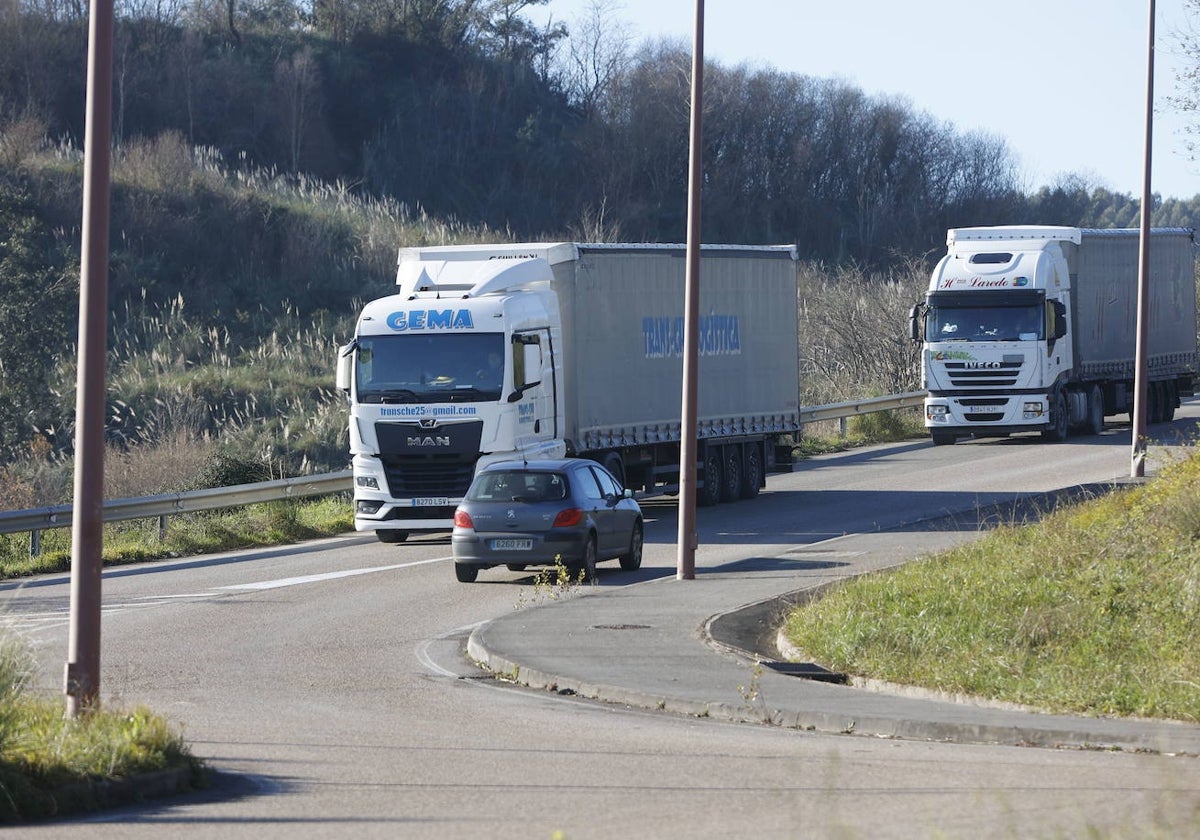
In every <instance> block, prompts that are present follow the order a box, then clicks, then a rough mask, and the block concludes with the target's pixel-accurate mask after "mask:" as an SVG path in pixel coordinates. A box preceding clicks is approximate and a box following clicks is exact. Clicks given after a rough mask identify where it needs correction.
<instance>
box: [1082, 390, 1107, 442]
mask: <svg viewBox="0 0 1200 840" xmlns="http://www.w3.org/2000/svg"><path fill="white" fill-rule="evenodd" d="M1083 430H1084V432H1085V433H1086V434H1089V435H1098V434H1100V433H1101V432H1102V431H1104V392H1103V391H1101V390H1100V386H1099V385H1093V386H1092V387H1091V388H1089V389H1088V392H1087V420H1086V421H1085V422H1084V424H1083Z"/></svg>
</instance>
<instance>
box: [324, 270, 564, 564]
mask: <svg viewBox="0 0 1200 840" xmlns="http://www.w3.org/2000/svg"><path fill="white" fill-rule="evenodd" d="M551 276H552V270H551V267H550V265H549V263H548V262H547V261H546V260H545V259H543V258H542V257H539V256H535V255H529V254H524V255H522V254H514V255H512V256H511V258H505V259H488V260H482V261H481V260H479V259H474V260H468V259H463V260H450V259H433V260H430V259H425V258H424V255H423V254H422V253H421V249H405V250H403V251H401V256H400V262H399V270H398V274H397V284H398V286H399V291H398V293H397V294H394V295H390V296H388V297H384V298H380V299H379V300H375V301H372V302H371V303H369V304H367V305H366V306H365V307H364V309H363V310H362V313H361V314H360V316H359V319H358V324H357V327H356V330H355V336H354V340H353V341H352V342H350V343H349V344H347V345H346V346H344V347H342V348H341V350H340V352H339V358H338V375H337V385H338V388H339V389H340V390H342V391H343V392H344V393H345V394H346V396H347V399H348V401H349V410H350V422H349V438H350V452H351V456H352V461H351V467H352V471H353V474H354V525H355V529H356V530H360V531H365V530H374V531H375V532H376V534H377V536H378V537H379V539H380V540H381V541H383V542H400V541H403V540H404V539H405V538H407V536H408V534H409V533H412V532H422V531H448V530H450V529H451V527H452V525H453V516H454V509H455V507H456V506H457V505H458V503H459V501H461V499H462V497H463V495H464V494H465V493H466V490H467V487H468V486H469V485H470V483H471V480H472V479H473V478H474V476H475V473H476V471H477V470H478V469H479V468H481V467H482V466H485V465H486V464H488V463H491V462H493V461H497V460H504V459H510V458H512V457H514V456H517V457H520V456H524V457H527V458H557V457H562V456H563V455H564V454H565V447H564V445H563V443H562V441H561V440H560V438H559V435H558V429H557V428H556V420H557V418H558V416H559V415H560V414H561V410H562V409H561V395H560V394H559V393H558V389H557V388H556V383H557V381H558V379H559V375H558V372H557V370H556V365H557V364H558V362H557V359H558V354H557V344H558V342H559V339H560V336H561V326H560V324H559V323H558V318H559V316H558V306H557V303H556V302H555V300H554V292H553V291H552V290H551V287H550V279H551Z"/></svg>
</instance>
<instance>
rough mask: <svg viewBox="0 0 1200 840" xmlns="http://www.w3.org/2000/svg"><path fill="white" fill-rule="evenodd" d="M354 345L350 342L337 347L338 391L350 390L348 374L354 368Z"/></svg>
mask: <svg viewBox="0 0 1200 840" xmlns="http://www.w3.org/2000/svg"><path fill="white" fill-rule="evenodd" d="M356 346H357V345H356V344H355V343H354V342H351V343H349V344H347V345H345V346H344V347H339V348H338V358H337V373H336V382H337V389H338V390H339V391H345V392H347V393H349V392H350V375H351V371H352V370H353V369H354V348H355V347H356Z"/></svg>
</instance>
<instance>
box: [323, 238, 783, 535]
mask: <svg viewBox="0 0 1200 840" xmlns="http://www.w3.org/2000/svg"><path fill="white" fill-rule="evenodd" d="M685 257H686V249H685V248H684V246H681V245H643V244H636V245H635V244H626V245H622V244H582V243H574V242H558V243H534V244H507V245H467V246H442V247H425V248H402V249H401V250H400V255H399V268H398V272H397V285H398V286H399V290H398V291H397V293H396V294H394V295H390V296H388V297H384V298H381V299H379V300H375V301H372V302H371V303H368V304H367V305H366V307H365V308H364V309H363V311H362V314H361V315H360V316H359V319H358V325H357V328H356V332H355V336H354V340H353V341H352V342H351V343H350V344H348V345H346V346H345V347H343V348H341V352H340V357H339V364H338V369H337V373H338V376H337V384H338V388H340V389H341V390H343V391H344V392H345V393H346V394H347V395H348V398H349V405H350V423H349V431H350V452H351V455H352V457H353V460H352V468H353V474H354V522H355V528H356V529H358V530H362V531H366V530H374V531H375V532H376V535H377V536H378V538H379V539H380V540H381V541H383V542H400V541H402V540H404V539H405V538H406V537H407V536H408V534H409V533H412V532H422V531H441V530H450V528H451V527H452V519H453V515H454V509H455V507H456V506H457V504H458V502H459V501H460V500H461V498H462V497H463V495H464V494H465V493H466V490H467V487H468V485H469V484H470V483H471V479H472V478H473V477H474V475H475V473H476V471H477V470H478V469H479V468H481V467H482V466H484V465H486V464H488V463H492V462H494V461H498V460H506V459H511V458H513V457H525V458H531V459H532V458H553V457H562V456H578V457H586V458H592V459H594V460H596V461H598V462H600V463H602V464H604V465H605V466H606V467H608V469H609V470H610V471H611V472H612V473H614V474H615V475H616V476H617V478H618V479H620V480H621V481H622V482H623V483H624V484H625V486H626V487H630V488H633V489H635V490H640V491H644V492H647V493H655V492H671V490H672V488H674V489H677V488H678V481H679V462H680V440H681V435H682V434H684V430H682V428H681V425H682V424H681V421H680V416H681V405H682V375H683V374H682V372H683V324H684V320H683V318H684V289H685V283H684V278H685V264H686V259H685ZM700 266H701V267H700V281H699V289H700V309H701V316H700V323H699V331H698V336H699V347H700V362H699V372H698V375H699V389H698V391H699V393H698V409H699V410H698V426H697V428H696V429H694V430H692V433H693V434H695V435H696V439H697V441H698V451H697V462H698V464H699V465H700V469H699V476H698V484H697V486H698V493H697V502H698V504H702V505H703V504H709V505H711V504H717V503H718V502H725V501H733V500H735V499H739V498H750V497H753V496H755V495H757V494H758V492H759V490H760V488H762V487H763V486H764V485H765V473H766V472H767V471H769V470H771V469H772V468H773V467H774V464H775V460H776V457H775V456H776V449H775V446H776V444H777V440H776V439H777V438H778V437H780V436H782V435H788V434H791V433H793V432H796V431H797V430H798V429H799V428H800V405H799V359H798V355H799V352H798V351H799V347H798V334H797V333H798V327H797V307H796V303H797V301H796V295H797V280H798V272H797V259H796V251H795V248H794V247H792V246H746V247H742V246H719V245H711V246H704V247H703V248H702V249H701V260H700Z"/></svg>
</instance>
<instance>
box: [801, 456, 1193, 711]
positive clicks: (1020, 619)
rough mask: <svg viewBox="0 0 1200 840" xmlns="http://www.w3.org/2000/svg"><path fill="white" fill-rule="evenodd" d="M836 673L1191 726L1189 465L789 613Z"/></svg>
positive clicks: (809, 649) (805, 642)
mask: <svg viewBox="0 0 1200 840" xmlns="http://www.w3.org/2000/svg"><path fill="white" fill-rule="evenodd" d="M786 633H787V635H788V637H789V639H790V640H791V641H792V643H793V644H795V645H796V646H797V647H798V648H800V649H801V650H803V651H805V653H806V655H808V656H811V657H812V658H813V659H815V660H817V661H819V662H821V663H822V664H824V665H826V666H827V667H829V668H832V669H835V670H838V671H842V672H846V673H849V674H853V675H857V676H863V677H871V678H875V679H881V680H886V681H890V682H896V683H902V684H906V685H913V686H921V687H926V688H930V689H936V690H941V691H948V692H961V693H967V694H972V695H975V696H979V697H985V698H990V699H996V700H1003V701H1009V702H1014V703H1022V704H1027V705H1031V706H1035V707H1039V708H1043V709H1046V710H1047V711H1052V712H1063V713H1076V714H1085V715H1097V716H1100V715H1113V716H1141V717H1152V718H1169V719H1176V720H1184V721H1197V720H1200V456H1197V455H1196V453H1195V452H1193V453H1192V454H1191V455H1190V456H1189V457H1187V458H1186V459H1184V460H1181V461H1180V462H1178V463H1175V464H1172V465H1170V466H1168V467H1166V468H1164V470H1163V471H1162V473H1161V474H1160V475H1159V476H1158V477H1157V478H1156V479H1154V480H1153V481H1151V482H1149V483H1147V484H1145V485H1142V486H1140V487H1137V488H1133V489H1129V490H1125V491H1120V492H1117V493H1114V494H1112V495H1109V496H1106V497H1103V498H1100V499H1095V500H1092V501H1090V502H1086V503H1083V504H1081V505H1078V506H1075V507H1072V508H1067V509H1064V510H1062V511H1059V512H1057V513H1054V514H1052V515H1050V516H1048V517H1046V518H1045V519H1043V520H1042V521H1041V522H1039V523H1037V524H1034V525H1027V526H1020V527H1017V526H1002V527H1000V528H997V529H996V530H994V531H992V532H990V533H989V534H987V535H986V536H984V537H983V538H981V539H980V540H978V541H976V542H974V543H971V544H969V545H966V546H963V547H960V548H958V549H955V550H952V551H950V552H947V553H944V554H940V555H937V556H934V557H928V558H924V559H922V560H918V561H914V562H912V563H908V564H906V565H904V566H903V567H901V568H899V569H895V570H891V571H887V572H881V573H877V574H871V575H866V576H863V577H862V578H858V579H855V580H853V581H850V582H848V583H847V584H846V585H844V586H841V587H838V588H836V589H835V590H833V591H832V592H830V593H829V595H827V596H826V597H824V598H822V599H820V600H818V601H816V602H814V603H812V604H809V605H807V606H805V607H801V608H798V609H797V610H795V611H794V612H793V613H792V614H791V615H790V617H789V620H788V623H787V626H786Z"/></svg>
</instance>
